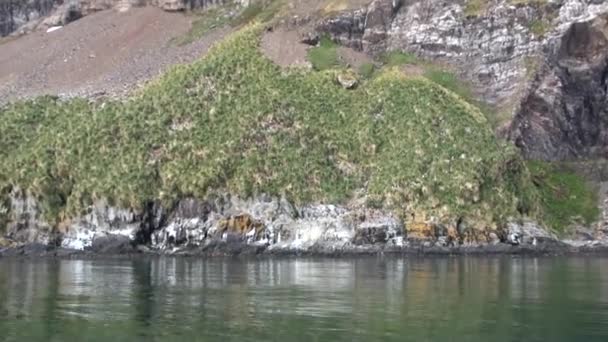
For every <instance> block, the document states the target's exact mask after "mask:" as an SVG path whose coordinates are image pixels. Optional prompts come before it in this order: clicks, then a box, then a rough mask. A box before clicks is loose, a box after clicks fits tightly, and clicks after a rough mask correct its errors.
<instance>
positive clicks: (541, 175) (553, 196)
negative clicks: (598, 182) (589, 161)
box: [528, 161, 599, 232]
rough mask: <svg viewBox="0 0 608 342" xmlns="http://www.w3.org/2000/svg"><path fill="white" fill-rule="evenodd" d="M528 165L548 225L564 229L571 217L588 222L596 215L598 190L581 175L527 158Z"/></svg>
mask: <svg viewBox="0 0 608 342" xmlns="http://www.w3.org/2000/svg"><path fill="white" fill-rule="evenodd" d="M528 167H529V169H530V172H531V174H532V179H533V181H534V184H535V185H536V187H537V188H538V190H539V193H540V195H541V200H542V204H543V207H544V208H545V211H544V213H545V217H544V219H545V222H546V223H547V224H548V225H549V227H552V228H553V229H555V230H556V231H557V232H564V230H565V229H566V228H567V227H568V226H569V225H570V224H571V223H573V220H578V221H579V222H581V223H584V224H591V223H592V222H594V221H595V220H596V219H597V218H598V215H599V209H598V205H597V204H598V199H597V193H596V191H594V190H593V189H592V188H591V187H590V185H589V184H588V183H586V182H585V180H584V179H583V178H582V177H581V176H579V175H577V174H576V173H574V172H572V171H569V170H567V169H565V168H561V167H560V166H559V165H555V164H549V163H544V162H540V161H530V162H528Z"/></svg>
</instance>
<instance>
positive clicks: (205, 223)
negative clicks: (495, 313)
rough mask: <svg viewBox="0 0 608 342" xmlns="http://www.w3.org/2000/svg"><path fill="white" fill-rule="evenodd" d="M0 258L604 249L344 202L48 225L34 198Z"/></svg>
mask: <svg viewBox="0 0 608 342" xmlns="http://www.w3.org/2000/svg"><path fill="white" fill-rule="evenodd" d="M10 213H11V214H10V217H9V219H8V224H7V231H6V233H5V235H4V236H5V238H3V239H1V240H0V256H2V257H18V256H28V257H99V256H119V255H123V256H133V255H173V256H202V257H211V256H300V255H302V256H353V255H375V254H387V255H388V254H390V255H460V254H466V255H486V254H487V255H490V254H532V255H547V254H548V255H554V254H572V253H606V252H608V243H607V241H608V240H606V239H604V238H602V237H599V236H597V235H596V236H593V232H591V231H589V232H588V234H587V235H585V234H584V231H583V230H582V229H579V230H578V235H577V236H576V237H574V239H563V240H562V239H560V238H559V237H557V236H556V235H554V234H552V233H548V232H547V230H546V229H544V228H543V227H541V226H539V225H538V224H536V223H535V222H533V221H528V220H523V221H522V220H519V222H509V223H507V224H506V225H505V227H504V228H503V229H499V230H497V231H487V232H484V231H476V230H474V229H473V228H469V227H467V223H466V222H464V221H461V220H459V222H455V223H454V225H453V226H445V225H443V224H440V223H435V222H434V219H433V218H428V219H427V220H425V221H418V222H404V221H403V220H402V219H400V218H398V217H396V216H395V215H393V214H391V213H389V212H386V211H383V210H379V209H370V208H367V207H365V206H362V205H357V204H356V203H352V204H349V205H345V206H335V205H307V206H295V205H293V204H292V203H290V202H288V201H287V200H285V199H284V198H279V197H271V196H259V197H256V198H251V199H245V200H244V199H240V198H238V197H235V196H231V195H229V194H224V195H220V196H215V197H213V198H210V199H207V200H205V201H201V200H196V199H185V200H181V201H179V202H178V203H177V205H176V206H174V207H173V208H171V209H170V210H168V209H166V208H163V207H162V206H160V205H159V204H157V203H149V205H148V206H147V207H146V208H143V209H141V210H134V209H124V208H117V207H113V206H111V205H109V204H108V203H107V202H104V201H98V202H96V203H95V204H94V205H93V206H92V207H91V209H90V212H89V213H88V214H87V215H84V216H81V217H78V218H75V219H71V220H68V221H65V222H61V223H60V224H58V225H56V226H55V227H53V226H52V225H51V224H49V223H48V222H46V221H45V219H44V217H43V216H42V215H41V212H40V210H39V204H38V203H37V202H36V200H35V199H34V198H32V197H29V196H24V195H22V194H20V193H15V194H14V195H13V196H12V197H11V210H10Z"/></svg>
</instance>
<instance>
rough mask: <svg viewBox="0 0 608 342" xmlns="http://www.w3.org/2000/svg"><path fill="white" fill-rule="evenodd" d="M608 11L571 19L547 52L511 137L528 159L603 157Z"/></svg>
mask: <svg viewBox="0 0 608 342" xmlns="http://www.w3.org/2000/svg"><path fill="white" fill-rule="evenodd" d="M607 47H608V15H606V14H602V15H600V16H598V17H597V18H595V19H592V20H589V21H583V22H577V23H573V24H572V25H571V26H570V27H569V28H568V30H567V31H566V32H565V33H564V35H563V36H561V38H560V39H559V41H558V42H557V44H555V46H554V47H553V49H552V50H550V51H548V53H547V54H546V61H545V62H544V65H543V66H542V69H541V70H540V71H539V73H538V74H537V76H536V78H535V79H534V80H533V82H532V84H531V87H530V91H529V93H528V94H527V96H526V97H524V98H523V100H522V102H521V107H520V109H519V111H518V112H517V115H516V117H515V119H514V121H513V124H512V127H511V132H510V136H511V138H512V139H513V140H514V141H515V142H516V144H517V145H518V146H519V147H520V148H521V150H522V151H523V152H524V153H525V154H526V155H527V156H528V157H530V158H535V159H550V160H555V159H557V160H572V159H575V158H595V157H606V153H607V152H608V121H607V120H606V114H607V112H606V110H607V109H606V104H607V95H608V94H607V86H608V84H607V83H606V82H607V81H606V77H607V75H608V50H607Z"/></svg>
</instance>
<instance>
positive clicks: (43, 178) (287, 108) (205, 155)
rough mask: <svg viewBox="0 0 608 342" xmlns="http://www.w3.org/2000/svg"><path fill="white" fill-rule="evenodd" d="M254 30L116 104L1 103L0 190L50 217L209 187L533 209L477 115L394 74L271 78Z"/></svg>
mask: <svg viewBox="0 0 608 342" xmlns="http://www.w3.org/2000/svg"><path fill="white" fill-rule="evenodd" d="M260 33H261V28H260V27H259V26H255V27H252V28H246V29H244V30H242V31H241V32H239V33H237V34H236V35H234V36H232V37H230V38H228V39H227V40H225V41H223V42H222V43H220V44H218V45H217V46H215V47H214V48H213V49H212V51H211V52H210V53H209V54H208V55H207V56H206V57H204V58H203V59H201V60H199V61H197V62H195V63H193V64H191V65H182V66H177V67H175V68H174V69H172V70H171V71H169V72H168V73H167V74H166V75H164V76H162V77H161V78H159V79H158V80H156V81H155V82H153V83H152V84H150V85H149V86H147V87H146V88H145V89H143V90H142V91H141V93H139V94H138V95H136V96H134V97H133V98H131V99H130V100H128V101H127V102H106V103H103V104H98V103H90V102H88V101H85V100H69V101H62V100H59V99H57V98H52V97H43V98H38V99H35V100H30V101H25V102H18V103H14V104H11V105H9V106H7V107H5V108H3V109H0V116H1V117H2V120H0V161H1V162H0V189H4V188H11V187H19V188H21V189H24V191H28V192H29V193H31V194H33V195H34V196H37V197H38V198H39V199H40V200H41V201H42V202H43V204H44V205H43V207H44V208H45V213H46V214H47V217H51V218H55V219H56V220H61V219H62V218H65V217H70V216H73V215H76V214H79V213H80V212H82V211H83V210H86V208H87V207H88V205H90V203H92V202H93V201H94V200H95V199H100V198H103V199H109V200H111V201H113V202H114V203H116V204H118V205H121V206H128V207H134V208H138V207H141V206H143V205H144V204H145V203H146V202H148V201H150V200H157V199H160V200H162V201H163V202H164V203H167V204H170V203H172V202H173V201H175V200H177V199H179V198H183V197H187V196H193V197H197V198H205V197H206V196H208V195H209V194H210V193H213V192H215V191H228V192H231V193H234V194H239V195H241V196H248V195H252V194H258V193H267V194H276V195H278V194H283V195H285V196H287V197H288V198H289V199H291V200H293V201H294V202H296V203H307V202H331V203H342V202H345V201H347V200H349V199H350V198H351V197H352V196H353V194H354V193H355V192H358V191H360V190H362V189H363V190H364V191H365V193H367V194H368V195H369V198H370V201H371V202H374V203H376V205H378V206H383V207H386V208H390V209H392V210H395V211H396V212H397V213H399V214H400V215H408V214H409V213H411V212H413V211H416V210H424V211H425V212H427V213H429V215H432V216H434V217H437V218H438V219H440V220H445V221H447V222H456V220H457V219H458V218H460V217H463V216H466V217H469V218H470V217H472V218H475V219H476V220H477V221H478V222H479V225H481V226H483V225H485V226H486V227H487V226H491V225H492V224H494V223H495V222H499V221H500V220H503V219H505V218H506V217H511V216H516V215H521V214H526V213H532V211H533V207H534V193H533V191H534V187H533V186H531V182H530V179H529V174H528V171H527V169H526V167H525V165H524V163H523V162H522V160H521V158H520V156H519V154H518V152H517V150H516V149H515V148H514V147H513V146H511V145H508V144H507V143H504V142H500V141H497V139H496V138H495V137H494V134H493V132H492V130H491V128H490V126H489V125H488V123H487V121H486V120H485V118H484V117H483V115H482V114H481V113H480V112H479V110H478V109H477V108H476V107H474V106H472V105H470V104H469V103H467V102H465V101H463V100H462V99H461V98H460V97H459V96H457V95H455V94H454V93H453V92H451V91H449V90H447V89H445V88H444V87H441V86H438V85H437V84H436V83H434V82H432V81H430V80H427V79H424V78H407V77H404V76H403V75H402V74H401V73H399V72H397V71H395V70H393V69H388V70H385V71H383V72H380V73H379V74H378V76H377V77H374V78H373V79H371V80H370V81H369V82H366V83H364V84H362V85H361V86H360V87H358V88H356V89H354V90H346V89H343V88H342V87H341V86H340V85H338V84H336V82H335V79H336V75H337V72H339V71H337V70H328V71H325V72H313V73H307V72H303V71H301V70H289V71H285V70H281V69H280V67H278V66H276V65H275V64H273V63H272V62H271V61H269V60H268V59H266V58H265V57H264V56H263V55H262V54H261V52H260V51H259V48H258V47H259V46H258V45H259V37H260ZM321 45H322V47H324V48H328V42H324V43H322V44H321ZM479 225H478V226H479Z"/></svg>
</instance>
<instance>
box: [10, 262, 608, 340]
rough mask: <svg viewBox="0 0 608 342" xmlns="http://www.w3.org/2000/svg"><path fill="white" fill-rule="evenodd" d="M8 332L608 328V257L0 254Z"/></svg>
mask: <svg viewBox="0 0 608 342" xmlns="http://www.w3.org/2000/svg"><path fill="white" fill-rule="evenodd" d="M0 341H112V342H118V341H484V342H485V341H608V259H604V258H597V257H595V258H591V257H589V258H538V259H536V258H518V257H500V258H498V257H497V258H467V257H457V258H420V259H418V258H416V259H412V258H410V259H401V258H378V257H369V258H356V259H259V260H256V259H249V260H242V259H212V260H203V259H181V258H156V259H143V258H141V259H132V260H27V259H0Z"/></svg>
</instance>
